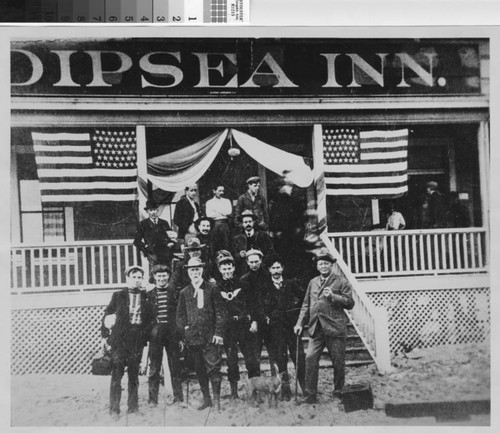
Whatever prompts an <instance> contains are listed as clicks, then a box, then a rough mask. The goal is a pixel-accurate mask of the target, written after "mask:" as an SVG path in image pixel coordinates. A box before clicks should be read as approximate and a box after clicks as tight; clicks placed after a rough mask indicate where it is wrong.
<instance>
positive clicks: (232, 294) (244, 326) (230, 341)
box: [216, 250, 260, 400]
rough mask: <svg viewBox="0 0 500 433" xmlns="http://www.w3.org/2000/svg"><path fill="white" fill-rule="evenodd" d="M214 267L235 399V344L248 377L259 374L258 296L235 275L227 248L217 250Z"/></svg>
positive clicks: (229, 373)
mask: <svg viewBox="0 0 500 433" xmlns="http://www.w3.org/2000/svg"><path fill="white" fill-rule="evenodd" d="M216 261H217V266H218V267H219V272H220V274H221V276H222V279H221V280H220V281H219V282H218V283H217V288H218V289H219V290H220V293H221V296H222V297H223V298H224V301H225V304H226V311H227V324H226V332H225V334H224V348H225V350H226V356H227V370H228V371H227V376H228V379H229V384H230V385H231V398H232V399H233V400H234V399H237V398H238V379H239V378H240V371H239V366H238V347H239V348H240V350H241V353H242V355H243V358H244V359H245V366H246V368H247V372H248V378H252V377H256V376H260V363H259V358H258V354H257V326H256V324H257V321H256V320H257V319H256V318H255V308H256V306H257V298H256V296H255V294H254V293H251V292H250V286H249V285H248V284H247V283H245V282H243V281H241V280H238V279H236V278H234V271H235V267H234V259H233V256H232V255H231V253H230V252H229V251H226V250H221V251H219V253H218V255H217V258H216Z"/></svg>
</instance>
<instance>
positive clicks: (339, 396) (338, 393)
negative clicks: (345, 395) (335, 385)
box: [333, 391, 342, 400]
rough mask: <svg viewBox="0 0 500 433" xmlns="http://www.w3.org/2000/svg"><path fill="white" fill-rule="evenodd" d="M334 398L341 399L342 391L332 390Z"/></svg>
mask: <svg viewBox="0 0 500 433" xmlns="http://www.w3.org/2000/svg"><path fill="white" fill-rule="evenodd" d="M333 399H334V400H342V391H333Z"/></svg>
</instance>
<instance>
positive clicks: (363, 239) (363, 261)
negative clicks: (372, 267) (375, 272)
mask: <svg viewBox="0 0 500 433" xmlns="http://www.w3.org/2000/svg"><path fill="white" fill-rule="evenodd" d="M359 240H360V242H361V269H362V271H363V274H366V245H365V242H366V237H365V236H362V237H360V238H359Z"/></svg>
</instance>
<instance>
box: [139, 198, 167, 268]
mask: <svg viewBox="0 0 500 433" xmlns="http://www.w3.org/2000/svg"><path fill="white" fill-rule="evenodd" d="M144 209H145V210H146V211H147V213H148V215H149V217H148V218H145V219H143V220H142V221H141V222H140V223H139V225H138V227H137V234H136V235H135V239H134V245H135V246H136V247H137V249H138V250H139V251H140V252H141V253H142V254H143V255H144V256H145V257H147V258H148V260H149V265H150V267H153V266H154V265H157V264H159V263H161V264H163V265H170V263H171V261H172V248H173V246H174V241H173V240H172V239H170V237H169V235H168V232H169V231H170V230H171V228H170V224H169V223H168V222H167V221H165V220H163V219H161V218H159V216H158V204H157V203H156V202H155V201H153V200H148V201H147V202H146V206H145V208H144Z"/></svg>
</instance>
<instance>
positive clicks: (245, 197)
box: [235, 176, 269, 230]
mask: <svg viewBox="0 0 500 433" xmlns="http://www.w3.org/2000/svg"><path fill="white" fill-rule="evenodd" d="M246 185H247V191H246V192H245V193H243V194H242V195H240V196H239V197H238V201H237V202H236V209H235V215H241V214H242V213H243V211H244V210H251V211H252V212H253V214H254V215H255V218H256V224H255V225H256V226H257V227H258V228H259V229H261V230H267V229H268V228H269V212H268V209H267V202H266V200H265V198H264V197H263V196H262V195H261V194H259V189H260V178H259V177H258V176H252V177H249V178H248V179H247V181H246Z"/></svg>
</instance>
